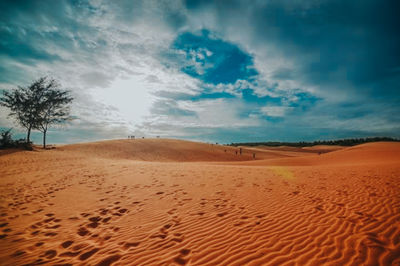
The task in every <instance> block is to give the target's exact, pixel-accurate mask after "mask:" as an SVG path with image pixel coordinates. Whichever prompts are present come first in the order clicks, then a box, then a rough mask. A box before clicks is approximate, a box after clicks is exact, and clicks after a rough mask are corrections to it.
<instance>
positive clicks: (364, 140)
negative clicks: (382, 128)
mask: <svg viewBox="0 0 400 266" xmlns="http://www.w3.org/2000/svg"><path fill="white" fill-rule="evenodd" d="M377 141H400V140H399V139H394V138H389V137H373V138H355V139H339V140H318V141H313V142H304V141H301V142H278V141H270V142H242V143H231V144H229V146H270V147H278V146H290V147H310V146H315V145H340V146H354V145H359V144H363V143H367V142H377Z"/></svg>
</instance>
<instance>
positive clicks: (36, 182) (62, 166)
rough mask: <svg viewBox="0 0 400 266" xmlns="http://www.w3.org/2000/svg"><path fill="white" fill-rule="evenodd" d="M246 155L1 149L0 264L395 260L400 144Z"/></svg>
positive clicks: (139, 147) (141, 145) (186, 148)
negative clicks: (254, 156)
mask: <svg viewBox="0 0 400 266" xmlns="http://www.w3.org/2000/svg"><path fill="white" fill-rule="evenodd" d="M241 148H242V154H239V153H238V154H236V151H238V150H239V147H228V146H223V145H216V144H206V143H199V142H192V141H183V140H175V139H135V140H126V139H125V140H109V141H99V142H93V143H81V144H72V145H59V146H56V147H55V149H47V150H43V149H34V150H33V151H21V150H8V151H1V152H2V153H1V154H0V195H1V201H0V227H1V235H0V237H1V238H0V264H1V265H42V264H44V265H398V264H400V256H399V254H400V223H399V220H400V212H399V208H400V180H399V174H400V143H397V142H374V143H366V144H362V145H357V146H353V147H332V148H329V146H328V147H313V148H307V149H306V148H304V149H297V148H296V149H293V148H288V147H273V148H268V147H260V148H254V147H241ZM321 150H323V153H321V152H320V151H321ZM253 153H256V158H255V159H253V156H252V154H253Z"/></svg>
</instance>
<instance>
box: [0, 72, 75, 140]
mask: <svg viewBox="0 0 400 266" xmlns="http://www.w3.org/2000/svg"><path fill="white" fill-rule="evenodd" d="M72 100H73V98H72V97H71V96H70V92H69V91H65V90H61V89H60V85H59V83H58V82H57V81H56V80H54V79H51V78H47V77H41V78H39V79H38V80H36V81H34V82H33V83H31V84H30V85H29V86H27V87H18V88H17V89H14V90H11V91H3V96H2V97H0V105H1V106H5V107H7V108H8V109H9V110H10V113H9V116H10V117H12V118H14V120H15V121H16V122H17V123H18V124H19V125H20V126H22V127H24V128H26V130H27V138H26V139H27V142H28V143H29V142H30V133H31V130H34V129H36V130H39V131H41V132H42V133H43V146H44V147H45V146H46V133H47V130H48V128H49V126H50V125H54V124H60V123H64V122H65V121H67V120H69V119H71V118H70V116H69V104H70V103H71V102H72Z"/></svg>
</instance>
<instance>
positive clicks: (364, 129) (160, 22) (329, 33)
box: [0, 0, 400, 143]
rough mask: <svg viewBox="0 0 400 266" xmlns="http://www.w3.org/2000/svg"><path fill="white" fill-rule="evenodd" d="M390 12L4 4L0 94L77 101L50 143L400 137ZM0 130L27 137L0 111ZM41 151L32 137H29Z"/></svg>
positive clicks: (397, 55)
mask: <svg viewBox="0 0 400 266" xmlns="http://www.w3.org/2000/svg"><path fill="white" fill-rule="evenodd" d="M397 10H400V4H399V2H398V1H391V0H388V1H377V0H376V1H373V0H363V1H361V0H359V1H357V0H356V1H339V0H336V1H331V0H318V1H314V0H309V1H303V0H296V1H289V0H279V1H278V0H269V1H238V0H232V1H200V0H198V1H152V0H147V1H105V0H75V1H72V0H71V1H51V0H46V1H45V0H42V1H4V0H3V1H1V2H0V88H1V89H4V90H8V89H12V88H15V87H17V86H24V85H28V84H29V83H30V82H31V81H32V80H34V79H36V78H38V77H40V76H43V75H50V76H53V77H55V78H56V79H58V80H59V81H60V83H61V84H62V86H63V87H64V88H65V89H69V90H71V91H72V93H73V95H74V97H75V101H74V103H73V106H72V114H73V115H74V116H76V117H77V119H75V120H74V121H72V122H71V123H70V124H69V125H67V126H63V127H55V128H53V129H51V131H50V132H49V135H48V139H49V141H50V142H54V143H73V142H82V141H92V140H99V139H112V138H125V137H126V136H127V135H136V136H146V137H154V136H161V137H175V138H184V139H192V140H200V141H211V142H220V143H229V142H235V141H236V142H242V141H308V140H318V139H335V138H351V137H367V136H392V137H400V118H399V117H400V116H399V115H398V114H399V113H400V91H399V90H400V88H399V87H400V49H399V48H398V47H400V34H398V27H399V25H400V19H399V16H398V14H397V13H396V11H397ZM0 111H1V113H0V127H1V128H10V127H13V130H14V132H15V134H16V136H17V137H20V136H23V133H24V132H23V130H22V129H20V128H19V127H18V125H16V124H15V123H13V121H12V120H10V119H9V118H8V117H7V110H6V109H0ZM33 137H34V141H36V142H40V134H39V133H34V135H33Z"/></svg>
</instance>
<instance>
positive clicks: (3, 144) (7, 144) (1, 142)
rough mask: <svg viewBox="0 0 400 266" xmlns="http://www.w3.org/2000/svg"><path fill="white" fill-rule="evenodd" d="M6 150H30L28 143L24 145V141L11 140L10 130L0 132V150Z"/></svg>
mask: <svg viewBox="0 0 400 266" xmlns="http://www.w3.org/2000/svg"><path fill="white" fill-rule="evenodd" d="M6 148H24V149H27V150H32V146H31V145H30V143H26V142H25V140H24V139H20V140H13V138H12V133H11V128H10V129H8V130H2V131H1V132H0V149H6Z"/></svg>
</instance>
